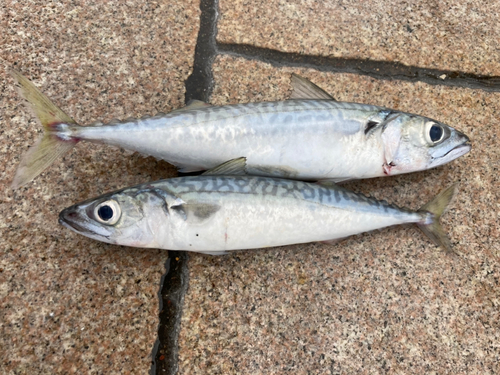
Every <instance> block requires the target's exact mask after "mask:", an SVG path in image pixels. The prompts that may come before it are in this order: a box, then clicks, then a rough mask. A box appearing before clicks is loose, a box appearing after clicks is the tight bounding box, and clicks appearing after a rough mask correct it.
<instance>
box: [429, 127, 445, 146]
mask: <svg viewBox="0 0 500 375" xmlns="http://www.w3.org/2000/svg"><path fill="white" fill-rule="evenodd" d="M429 135H430V137H431V141H432V142H437V141H439V140H440V139H441V137H442V136H443V128H442V127H441V126H437V125H432V127H431V131H430V132H429Z"/></svg>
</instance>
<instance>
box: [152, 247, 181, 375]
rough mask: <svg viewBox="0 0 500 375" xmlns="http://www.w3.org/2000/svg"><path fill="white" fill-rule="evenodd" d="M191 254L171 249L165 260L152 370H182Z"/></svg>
mask: <svg viewBox="0 0 500 375" xmlns="http://www.w3.org/2000/svg"><path fill="white" fill-rule="evenodd" d="M188 259H189V258H188V254H187V252H186V251H169V252H168V260H167V262H166V264H165V268H166V270H167V272H166V273H165V274H164V275H163V276H162V278H161V282H160V291H159V292H158V297H159V298H160V316H159V318H160V324H159V326H158V339H157V340H156V343H155V346H154V348H153V363H152V366H151V370H150V374H151V375H156V374H164V375H174V374H176V373H177V371H178V370H179V363H178V352H179V342H178V340H179V331H180V329H181V318H182V305H183V303H184V295H185V294H186V290H187V287H188V281H189V274H188V267H187V262H188Z"/></svg>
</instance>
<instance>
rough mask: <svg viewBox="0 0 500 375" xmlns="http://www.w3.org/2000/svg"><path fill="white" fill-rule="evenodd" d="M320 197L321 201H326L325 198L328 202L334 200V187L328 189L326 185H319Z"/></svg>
mask: <svg viewBox="0 0 500 375" xmlns="http://www.w3.org/2000/svg"><path fill="white" fill-rule="evenodd" d="M317 190H318V199H319V201H320V202H321V203H325V200H326V202H327V203H331V201H332V189H328V188H325V187H321V186H320V187H318V188H317Z"/></svg>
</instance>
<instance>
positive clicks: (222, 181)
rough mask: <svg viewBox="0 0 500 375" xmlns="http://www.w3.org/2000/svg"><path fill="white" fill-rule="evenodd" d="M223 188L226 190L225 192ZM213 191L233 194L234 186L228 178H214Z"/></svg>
mask: <svg viewBox="0 0 500 375" xmlns="http://www.w3.org/2000/svg"><path fill="white" fill-rule="evenodd" d="M223 188H225V190H224V189H223ZM212 189H213V190H214V191H217V192H231V191H234V186H233V185H232V184H231V180H230V179H228V178H225V177H213V178H212Z"/></svg>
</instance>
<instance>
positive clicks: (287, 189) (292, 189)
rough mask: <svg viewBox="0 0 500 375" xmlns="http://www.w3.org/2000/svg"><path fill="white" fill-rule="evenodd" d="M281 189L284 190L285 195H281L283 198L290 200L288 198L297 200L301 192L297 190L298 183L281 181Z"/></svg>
mask: <svg viewBox="0 0 500 375" xmlns="http://www.w3.org/2000/svg"><path fill="white" fill-rule="evenodd" d="M280 187H281V188H282V189H283V190H284V191H283V193H282V194H281V197H282V198H288V197H290V196H291V197H293V198H295V199H297V198H298V197H297V195H296V193H297V191H298V190H299V189H298V188H297V181H280Z"/></svg>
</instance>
